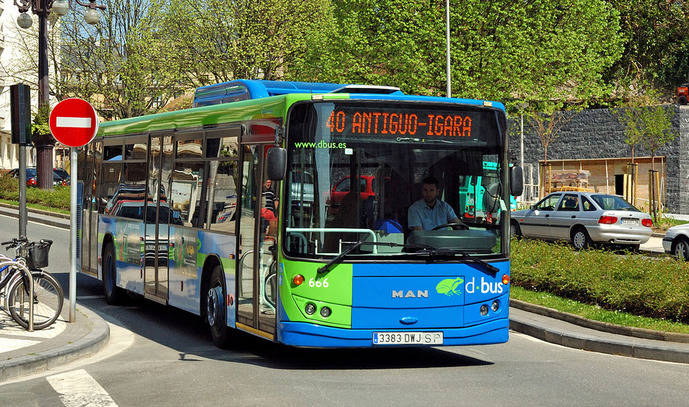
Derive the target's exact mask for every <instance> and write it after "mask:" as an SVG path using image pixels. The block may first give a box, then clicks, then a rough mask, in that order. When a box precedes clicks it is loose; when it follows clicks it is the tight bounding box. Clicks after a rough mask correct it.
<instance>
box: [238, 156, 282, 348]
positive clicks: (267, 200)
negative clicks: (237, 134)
mask: <svg viewBox="0 0 689 407" xmlns="http://www.w3.org/2000/svg"><path fill="white" fill-rule="evenodd" d="M268 148H269V146H267V145H261V144H259V145H243V146H242V149H243V155H242V166H241V167H242V168H241V170H242V175H241V192H240V196H241V202H240V205H241V209H240V211H241V212H240V217H239V222H240V224H239V239H238V245H239V247H238V251H237V253H238V259H239V260H238V261H237V276H238V278H237V298H238V307H237V327H238V328H240V329H244V330H246V331H249V332H253V333H255V334H258V335H261V336H264V337H267V338H269V339H273V338H274V335H275V317H276V309H275V307H276V304H275V302H276V301H275V298H276V295H277V293H276V287H277V285H276V278H277V275H276V270H277V268H276V265H277V263H276V259H275V254H276V248H277V243H276V242H277V213H278V211H277V204H278V202H277V199H276V198H275V197H276V196H277V195H276V194H275V193H276V192H277V189H276V186H275V185H271V183H270V182H265V180H264V173H265V153H266V151H267V149H268Z"/></svg>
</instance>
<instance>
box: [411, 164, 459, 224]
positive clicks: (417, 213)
mask: <svg viewBox="0 0 689 407" xmlns="http://www.w3.org/2000/svg"><path fill="white" fill-rule="evenodd" d="M421 194H422V195H423V199H419V200H418V201H416V202H414V203H413V204H412V205H411V206H410V207H409V211H408V212H407V220H408V221H409V228H410V229H411V230H431V229H433V228H434V227H436V226H440V225H445V224H448V223H460V221H459V218H457V215H456V214H455V211H454V210H453V209H452V207H451V206H450V205H449V204H448V203H447V202H444V201H441V200H440V199H438V195H439V194H440V188H439V183H438V180H437V179H436V178H435V177H433V176H430V177H427V178H425V179H424V180H423V189H422V190H421Z"/></svg>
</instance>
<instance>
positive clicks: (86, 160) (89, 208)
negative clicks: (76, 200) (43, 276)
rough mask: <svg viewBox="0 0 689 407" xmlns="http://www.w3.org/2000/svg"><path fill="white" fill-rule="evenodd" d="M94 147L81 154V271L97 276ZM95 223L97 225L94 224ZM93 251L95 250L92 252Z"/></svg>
mask: <svg viewBox="0 0 689 407" xmlns="http://www.w3.org/2000/svg"><path fill="white" fill-rule="evenodd" d="M93 154H94V146H93V144H89V145H86V146H84V148H83V149H81V151H80V152H79V163H80V164H81V165H80V166H79V182H82V183H83V190H82V191H83V197H82V205H83V206H82V214H81V271H82V272H85V273H88V274H91V275H97V268H96V267H92V266H91V265H92V263H94V262H92V261H91V257H92V255H93V256H94V257H95V256H96V252H97V250H95V249H94V244H93V243H94V242H96V241H97V236H96V234H95V233H93V232H94V230H95V229H96V227H97V226H98V219H97V218H95V219H94V216H93V214H94V213H95V214H97V213H98V212H97V210H96V209H97V208H95V207H94V203H95V199H93V197H94V194H95V188H94V187H93V186H94V185H95V177H94V175H95V174H94V171H93V170H94V168H95V164H94V162H93ZM94 222H95V224H94ZM92 249H93V250H92Z"/></svg>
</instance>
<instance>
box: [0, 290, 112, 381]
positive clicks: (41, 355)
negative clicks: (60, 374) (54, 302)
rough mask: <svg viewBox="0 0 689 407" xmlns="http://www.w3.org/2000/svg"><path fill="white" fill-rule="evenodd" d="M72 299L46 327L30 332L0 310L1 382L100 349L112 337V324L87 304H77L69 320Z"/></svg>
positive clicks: (55, 365) (58, 364)
mask: <svg viewBox="0 0 689 407" xmlns="http://www.w3.org/2000/svg"><path fill="white" fill-rule="evenodd" d="M68 315H69V301H67V299H66V298H65V306H64V307H63V309H62V316H61V317H60V318H59V319H58V320H57V321H55V323H54V324H53V325H51V326H49V327H48V328H46V329H42V330H38V331H33V332H29V331H27V330H25V329H24V328H22V327H21V326H19V324H17V323H16V321H14V319H12V317H11V316H10V315H9V314H8V313H6V312H5V311H4V310H0V384H2V383H3V382H5V381H7V380H10V379H13V378H17V377H20V376H24V375H28V374H33V373H38V372H41V371H44V370H47V369H50V368H53V367H57V366H60V365H63V364H66V363H69V362H71V361H73V360H76V359H79V358H82V357H86V356H90V355H92V354H94V353H96V352H98V351H99V350H100V349H101V348H102V347H103V346H105V344H106V343H107V341H108V338H109V337H110V328H109V327H108V324H107V323H106V322H105V321H104V320H103V319H102V318H101V317H99V316H98V315H96V314H95V313H93V312H92V311H90V310H89V309H87V308H84V307H77V314H76V322H73V323H71V324H70V323H68V322H67V320H68Z"/></svg>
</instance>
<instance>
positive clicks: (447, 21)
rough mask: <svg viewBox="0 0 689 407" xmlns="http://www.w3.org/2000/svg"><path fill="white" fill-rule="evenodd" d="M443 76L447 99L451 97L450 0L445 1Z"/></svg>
mask: <svg viewBox="0 0 689 407" xmlns="http://www.w3.org/2000/svg"><path fill="white" fill-rule="evenodd" d="M445 42H446V44H445V71H446V72H445V75H446V77H447V97H449V98H451V97H452V74H451V71H450V0H445Z"/></svg>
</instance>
